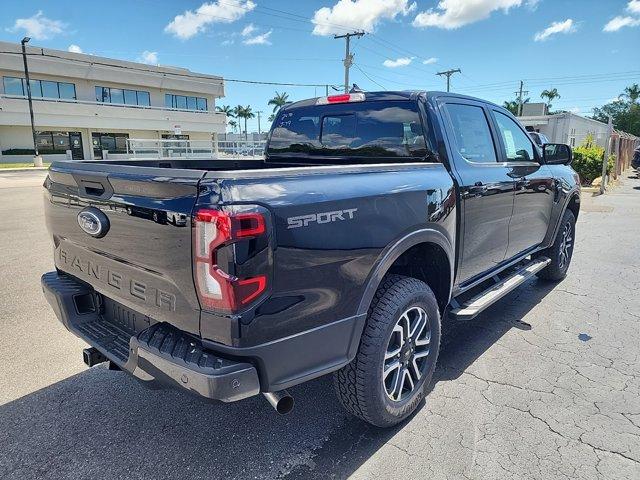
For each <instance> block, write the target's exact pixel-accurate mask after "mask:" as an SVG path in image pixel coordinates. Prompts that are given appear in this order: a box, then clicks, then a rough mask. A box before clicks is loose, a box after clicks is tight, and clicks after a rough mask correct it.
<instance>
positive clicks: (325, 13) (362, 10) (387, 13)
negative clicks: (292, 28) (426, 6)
mask: <svg viewBox="0 0 640 480" xmlns="http://www.w3.org/2000/svg"><path fill="white" fill-rule="evenodd" d="M415 9H416V3H415V2H413V3H409V0H338V2H337V3H336V4H335V5H334V6H333V7H322V8H320V9H319V10H316V11H315V13H314V14H313V18H312V19H311V22H312V23H313V24H314V27H313V34H314V35H333V34H334V33H338V34H341V33H345V32H348V31H351V30H364V31H366V32H372V31H373V30H375V28H376V26H377V25H378V24H379V23H380V22H381V21H382V20H394V19H395V18H396V17H397V16H398V15H402V16H405V15H408V14H409V13H410V12H412V11H413V10H415Z"/></svg>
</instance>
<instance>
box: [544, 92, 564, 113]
mask: <svg viewBox="0 0 640 480" xmlns="http://www.w3.org/2000/svg"><path fill="white" fill-rule="evenodd" d="M540 98H546V99H547V110H551V102H553V100H554V99H555V98H560V94H559V93H558V89H557V88H552V89H551V90H543V91H542V93H541V94H540Z"/></svg>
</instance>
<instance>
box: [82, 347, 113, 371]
mask: <svg viewBox="0 0 640 480" xmlns="http://www.w3.org/2000/svg"><path fill="white" fill-rule="evenodd" d="M82 359H83V360H84V363H85V364H86V365H87V367H93V366H94V365H98V364H99V363H103V362H106V361H107V357H105V356H104V355H103V354H102V353H100V352H99V351H98V349H96V348H94V347H89V348H85V349H84V350H83V351H82Z"/></svg>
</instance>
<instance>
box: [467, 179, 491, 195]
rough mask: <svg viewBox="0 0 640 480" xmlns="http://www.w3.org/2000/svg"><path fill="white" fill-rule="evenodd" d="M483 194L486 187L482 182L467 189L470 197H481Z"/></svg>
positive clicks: (485, 191)
mask: <svg viewBox="0 0 640 480" xmlns="http://www.w3.org/2000/svg"><path fill="white" fill-rule="evenodd" d="M485 193H487V186H486V185H485V184H484V183H482V182H476V183H474V184H473V186H472V187H470V188H469V196H471V197H481V196H482V195H484V194H485Z"/></svg>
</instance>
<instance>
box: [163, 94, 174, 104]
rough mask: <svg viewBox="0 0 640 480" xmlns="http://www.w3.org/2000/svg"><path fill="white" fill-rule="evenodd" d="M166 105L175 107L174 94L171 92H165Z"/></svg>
mask: <svg viewBox="0 0 640 480" xmlns="http://www.w3.org/2000/svg"><path fill="white" fill-rule="evenodd" d="M164 106H165V107H167V108H173V95H171V94H170V93H165V94H164Z"/></svg>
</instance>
